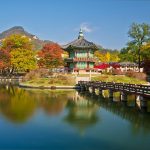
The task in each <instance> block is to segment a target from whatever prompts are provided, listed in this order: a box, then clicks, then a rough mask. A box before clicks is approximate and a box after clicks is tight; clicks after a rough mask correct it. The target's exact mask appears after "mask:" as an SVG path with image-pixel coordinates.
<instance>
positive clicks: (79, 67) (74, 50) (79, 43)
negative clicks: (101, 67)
mask: <svg viewBox="0 0 150 150" xmlns="http://www.w3.org/2000/svg"><path fill="white" fill-rule="evenodd" d="M63 49H64V50H66V51H67V52H68V53H69V58H67V59H65V61H66V64H67V67H68V69H69V71H70V72H89V71H90V70H94V64H95V58H94V52H95V50H97V49H98V48H97V46H96V45H95V44H94V43H92V42H89V41H87V40H86V39H85V38H84V35H83V32H82V30H80V32H79V36H78V39H76V40H74V41H73V42H71V43H69V44H67V45H65V46H63Z"/></svg>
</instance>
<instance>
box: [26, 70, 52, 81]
mask: <svg viewBox="0 0 150 150" xmlns="http://www.w3.org/2000/svg"><path fill="white" fill-rule="evenodd" d="M49 75H50V73H49V71H48V69H44V68H40V69H36V70H32V71H30V72H29V73H27V74H26V75H25V77H24V81H28V80H33V79H37V78H43V77H47V76H49Z"/></svg>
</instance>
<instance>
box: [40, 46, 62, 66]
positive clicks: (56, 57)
mask: <svg viewBox="0 0 150 150" xmlns="http://www.w3.org/2000/svg"><path fill="white" fill-rule="evenodd" d="M62 53H63V50H62V49H61V47H60V46H59V45H58V44H46V45H45V46H44V47H43V48H42V50H41V51H40V52H39V53H38V58H39V60H38V65H39V67H45V68H48V69H52V68H56V67H58V66H60V65H62V64H63V59H62Z"/></svg>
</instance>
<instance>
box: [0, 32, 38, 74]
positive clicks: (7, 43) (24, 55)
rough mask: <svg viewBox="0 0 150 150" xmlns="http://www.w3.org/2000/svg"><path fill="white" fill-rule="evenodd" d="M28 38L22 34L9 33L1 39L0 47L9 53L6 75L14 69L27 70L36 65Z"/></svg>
mask: <svg viewBox="0 0 150 150" xmlns="http://www.w3.org/2000/svg"><path fill="white" fill-rule="evenodd" d="M32 48H33V47H32V43H31V41H30V39H29V38H28V37H26V36H22V35H17V34H14V35H10V36H9V37H7V38H6V39H4V40H3V42H2V46H1V49H2V51H4V52H7V53H8V54H9V55H10V66H9V67H8V68H7V75H9V74H12V73H13V72H14V71H27V70H31V69H34V68H35V67H36V58H35V54H34V52H33V50H32Z"/></svg>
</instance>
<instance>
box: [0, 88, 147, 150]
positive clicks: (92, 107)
mask: <svg viewBox="0 0 150 150" xmlns="http://www.w3.org/2000/svg"><path fill="white" fill-rule="evenodd" d="M149 145H150V114H149V113H142V112H140V111H138V109H137V108H136V107H134V106H133V105H132V100H131V102H128V103H127V104H126V105H124V104H122V103H120V102H118V101H117V100H116V101H115V102H112V101H110V100H109V99H107V98H106V99H104V98H102V97H98V96H91V95H89V94H87V93H79V92H77V91H75V90H66V91H65V90H33V89H32V90H31V89H21V88H18V87H13V86H1V87H0V149H3V150H4V149H11V150H13V149H17V150H18V149H20V150H26V149H36V150H38V149H39V150H42V149H49V150H50V149H51V150H63V149H65V150H123V149H125V150H128V149H132V150H133V149H136V150H148V149H150V148H149Z"/></svg>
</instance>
